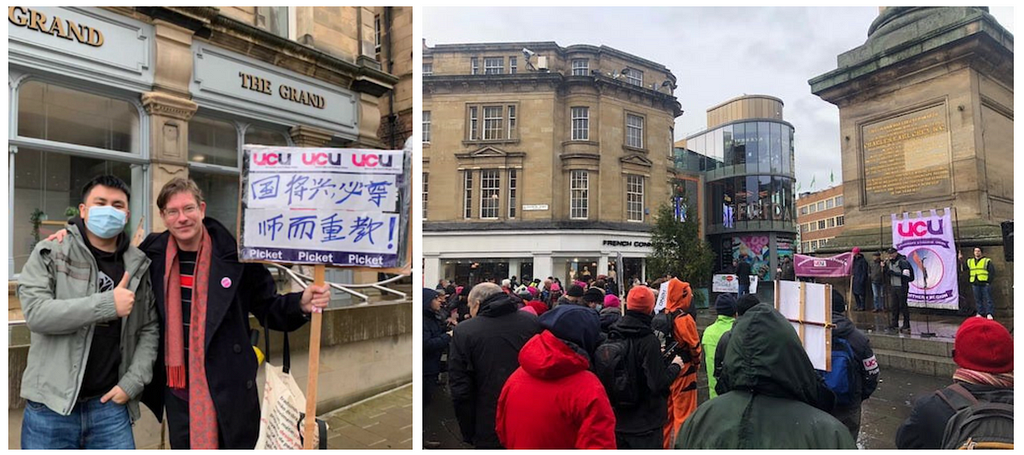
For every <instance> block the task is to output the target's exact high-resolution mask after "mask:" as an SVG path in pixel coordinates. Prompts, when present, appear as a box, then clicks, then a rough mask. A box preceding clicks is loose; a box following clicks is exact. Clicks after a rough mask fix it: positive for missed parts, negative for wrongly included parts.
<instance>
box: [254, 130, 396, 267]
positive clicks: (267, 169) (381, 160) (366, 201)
mask: <svg viewBox="0 0 1024 455" xmlns="http://www.w3.org/2000/svg"><path fill="white" fill-rule="evenodd" d="M403 173H404V169H403V152H402V151H400V150H398V151H382V150H358V149H314V148H281V147H261V146H250V145H246V146H245V157H244V163H243V176H242V207H243V210H242V218H243V219H242V235H241V244H242V246H241V252H242V259H243V260H267V261H275V262H290V263H306V264H328V265H336V266H364V267H375V268H385V267H395V266H397V265H399V263H400V260H399V257H398V256H399V255H398V246H399V245H398V244H399V239H400V238H401V236H400V232H399V231H400V221H401V220H400V216H399V210H400V207H399V194H400V191H401V187H402V178H403Z"/></svg>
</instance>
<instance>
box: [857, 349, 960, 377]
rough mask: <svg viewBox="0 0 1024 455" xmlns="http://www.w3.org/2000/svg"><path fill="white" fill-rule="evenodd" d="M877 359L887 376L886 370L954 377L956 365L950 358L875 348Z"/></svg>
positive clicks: (883, 373)
mask: <svg viewBox="0 0 1024 455" xmlns="http://www.w3.org/2000/svg"><path fill="white" fill-rule="evenodd" d="M874 351H875V359H877V360H878V366H879V367H880V368H881V369H882V376H883V377H884V376H885V370H886V368H893V369H897V370H903V371H909V372H912V373H916V374H923V375H929V376H938V377H946V378H949V377H952V376H953V372H954V371H956V368H957V366H956V364H955V363H953V359H952V358H950V357H940V356H936V355H928V354H917V353H911V352H904V351H892V350H889V349H879V348H874Z"/></svg>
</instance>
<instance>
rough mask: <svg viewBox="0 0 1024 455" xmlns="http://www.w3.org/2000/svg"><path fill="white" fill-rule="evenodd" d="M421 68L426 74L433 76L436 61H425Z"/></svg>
mask: <svg viewBox="0 0 1024 455" xmlns="http://www.w3.org/2000/svg"><path fill="white" fill-rule="evenodd" d="M420 69H421V72H422V73H423V75H424V76H433V75H434V62H423V65H422V66H421V68H420Z"/></svg>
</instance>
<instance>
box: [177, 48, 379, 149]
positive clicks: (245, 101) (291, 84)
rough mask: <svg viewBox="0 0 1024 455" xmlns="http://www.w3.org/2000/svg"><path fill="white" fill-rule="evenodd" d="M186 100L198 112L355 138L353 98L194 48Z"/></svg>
mask: <svg viewBox="0 0 1024 455" xmlns="http://www.w3.org/2000/svg"><path fill="white" fill-rule="evenodd" d="M192 50H193V63H194V66H193V68H194V69H193V74H192V82H191V84H190V89H191V92H192V99H193V100H194V101H196V102H197V103H199V105H200V106H202V107H206V108H210V109H214V110H218V111H221V112H227V113H233V114H237V115H239V116H244V117H247V118H252V119H257V120H263V121H267V122H271V123H277V124H284V125H306V126H311V127H316V128H320V129H324V130H327V131H331V132H332V133H334V134H337V135H341V136H343V137H344V136H348V137H356V136H357V135H358V134H359V129H358V120H359V112H358V110H359V102H358V99H359V97H358V95H357V94H356V93H354V92H352V91H349V90H346V89H344V88H341V87H338V86H335V85H331V84H328V83H326V82H323V81H320V80H317V79H314V78H311V77H308V76H306V75H303V74H298V73H296V72H294V71H290V70H287V69H285V68H281V67H279V66H276V65H272V64H270V63H267V62H263V61H259V60H256V59H253V58H251V57H248V56H245V55H240V54H237V53H235V52H231V51H229V50H226V49H222V48H219V47H216V46H212V45H210V44H208V43H204V42H199V41H197V42H194V43H193V44H192Z"/></svg>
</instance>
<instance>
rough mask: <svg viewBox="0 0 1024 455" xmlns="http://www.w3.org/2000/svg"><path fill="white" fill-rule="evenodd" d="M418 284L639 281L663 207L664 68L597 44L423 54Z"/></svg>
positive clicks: (667, 89)
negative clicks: (610, 277)
mask: <svg viewBox="0 0 1024 455" xmlns="http://www.w3.org/2000/svg"><path fill="white" fill-rule="evenodd" d="M423 71H424V78H423V125H422V127H423V137H422V141H423V182H424V194H423V202H424V224H423V237H424V238H423V251H424V261H425V275H426V279H427V281H428V282H429V281H432V280H436V279H439V278H442V277H444V278H455V279H456V280H457V281H459V282H463V283H464V282H466V281H470V280H472V281H477V280H480V279H485V278H489V277H494V278H499V279H500V278H504V277H506V276H513V275H514V276H517V277H524V276H525V277H540V278H545V277H548V276H557V277H559V278H561V279H562V280H563V282H564V281H565V280H567V279H570V278H572V277H577V276H581V275H586V274H591V275H592V276H596V275H598V274H605V273H608V271H609V270H610V269H611V268H613V267H614V262H615V258H616V256H617V254H618V253H621V254H622V255H623V256H624V258H625V261H624V268H625V269H626V270H624V271H622V272H624V273H620V274H619V275H620V277H622V276H625V277H627V278H628V277H633V276H635V277H642V276H643V271H644V270H643V269H644V264H643V258H644V257H645V256H646V255H647V254H649V253H650V246H649V241H650V234H649V231H650V226H651V223H652V214H653V213H654V212H655V211H656V208H657V206H658V205H659V204H661V203H663V202H665V203H667V202H669V198H670V193H671V180H672V179H673V177H674V175H672V174H671V173H670V172H669V170H668V169H669V168H670V167H671V158H672V144H673V140H672V135H673V122H674V119H675V118H676V117H678V116H679V115H681V114H682V111H681V108H680V105H679V103H678V102H677V101H676V98H675V97H674V96H673V94H672V92H673V88H674V87H675V76H674V75H672V73H671V72H670V71H669V70H668V68H666V67H665V66H664V65H661V64H658V63H655V62H652V61H649V60H646V59H643V58H641V57H637V56H634V55H630V54H627V53H625V52H621V51H618V50H616V49H612V48H609V47H606V46H590V45H574V46H568V47H561V46H559V45H558V44H556V43H553V42H520V43H497V44H452V45H437V46H433V47H425V48H424V53H423Z"/></svg>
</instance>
